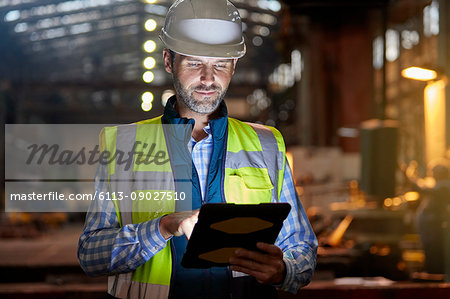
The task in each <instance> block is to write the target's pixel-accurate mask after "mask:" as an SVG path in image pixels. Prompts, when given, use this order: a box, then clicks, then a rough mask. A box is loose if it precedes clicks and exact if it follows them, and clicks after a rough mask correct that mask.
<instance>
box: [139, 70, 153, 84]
mask: <svg viewBox="0 0 450 299" xmlns="http://www.w3.org/2000/svg"><path fill="white" fill-rule="evenodd" d="M153 79H155V75H154V74H153V73H152V72H151V71H146V72H145V73H144V74H143V75H142V80H144V82H145V83H150V82H152V81H153Z"/></svg>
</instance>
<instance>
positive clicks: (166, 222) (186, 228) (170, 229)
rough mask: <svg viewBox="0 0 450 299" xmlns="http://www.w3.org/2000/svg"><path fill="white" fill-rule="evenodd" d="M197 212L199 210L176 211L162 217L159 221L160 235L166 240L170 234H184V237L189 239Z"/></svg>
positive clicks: (195, 221) (196, 218)
mask: <svg viewBox="0 0 450 299" xmlns="http://www.w3.org/2000/svg"><path fill="white" fill-rule="evenodd" d="M199 212H200V210H195V211H187V212H178V213H172V214H169V215H166V216H164V217H162V218H161V221H160V222H159V231H160V232H161V235H162V236H163V237H164V239H166V240H167V239H169V238H170V237H172V236H176V237H178V236H182V235H186V238H187V239H188V240H189V238H190V237H191V233H192V230H193V229H194V225H195V224H196V223H197V220H198V213H199Z"/></svg>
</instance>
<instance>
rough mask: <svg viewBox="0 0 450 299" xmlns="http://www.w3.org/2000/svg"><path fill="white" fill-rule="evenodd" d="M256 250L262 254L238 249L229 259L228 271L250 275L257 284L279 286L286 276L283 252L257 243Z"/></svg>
mask: <svg viewBox="0 0 450 299" xmlns="http://www.w3.org/2000/svg"><path fill="white" fill-rule="evenodd" d="M256 246H257V247H258V249H260V250H261V251H263V252H258V251H250V250H246V249H242V248H241V249H238V250H236V252H235V255H234V256H233V257H231V258H230V261H229V262H230V264H231V266H230V269H231V270H233V271H239V272H243V273H246V274H248V275H251V276H253V277H255V278H256V280H257V281H258V282H259V283H266V284H280V283H282V282H283V280H284V277H285V275H286V265H285V264H284V262H283V251H281V249H280V248H279V247H278V246H276V245H272V244H267V243H262V242H258V243H257V244H256Z"/></svg>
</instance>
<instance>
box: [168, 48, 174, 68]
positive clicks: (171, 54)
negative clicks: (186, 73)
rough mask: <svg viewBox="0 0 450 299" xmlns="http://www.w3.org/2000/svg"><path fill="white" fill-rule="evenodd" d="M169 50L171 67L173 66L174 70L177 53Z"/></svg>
mask: <svg viewBox="0 0 450 299" xmlns="http://www.w3.org/2000/svg"><path fill="white" fill-rule="evenodd" d="M167 50H168V51H169V54H170V65H171V66H172V69H173V65H174V63H175V52H174V51H172V50H170V49H167Z"/></svg>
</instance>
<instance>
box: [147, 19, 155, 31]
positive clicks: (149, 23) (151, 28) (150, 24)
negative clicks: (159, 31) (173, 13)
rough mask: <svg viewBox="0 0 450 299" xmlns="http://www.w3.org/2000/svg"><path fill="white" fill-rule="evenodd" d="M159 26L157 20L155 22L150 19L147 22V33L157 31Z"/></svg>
mask: <svg viewBox="0 0 450 299" xmlns="http://www.w3.org/2000/svg"><path fill="white" fill-rule="evenodd" d="M157 25H158V24H157V23H156V21H155V20H153V19H148V20H147V21H146V22H145V25H144V26H145V30H147V31H154V30H155V29H156V26H157Z"/></svg>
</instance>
